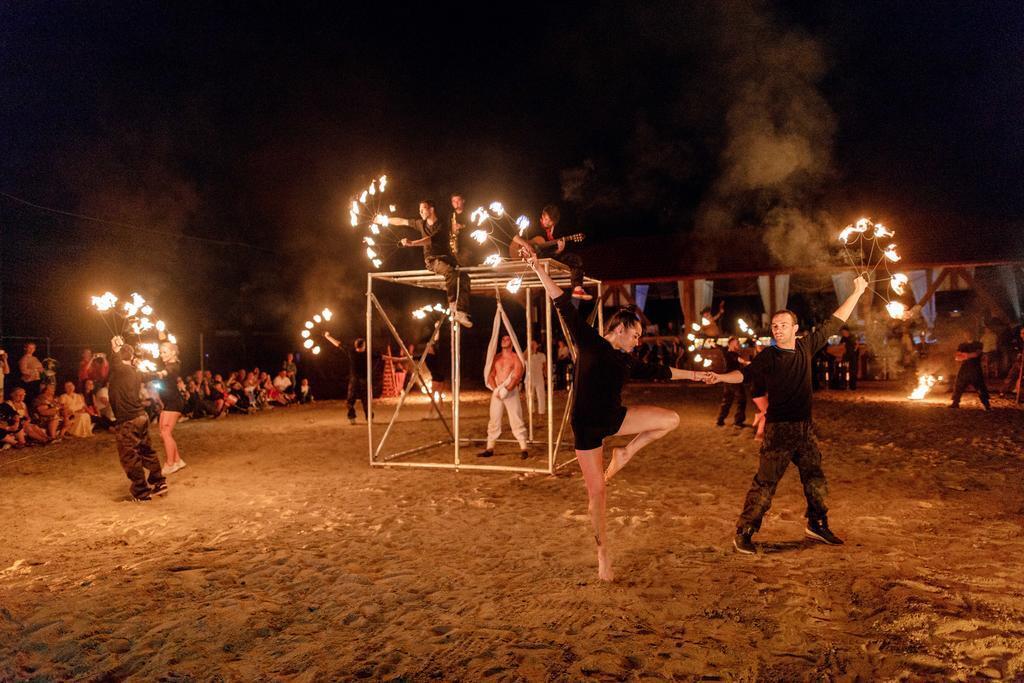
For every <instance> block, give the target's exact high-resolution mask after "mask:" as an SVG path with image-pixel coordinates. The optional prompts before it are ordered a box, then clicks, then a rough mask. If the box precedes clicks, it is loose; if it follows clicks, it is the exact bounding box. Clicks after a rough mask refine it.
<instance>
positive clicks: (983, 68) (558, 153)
mask: <svg viewBox="0 0 1024 683" xmlns="http://www.w3.org/2000/svg"><path fill="white" fill-rule="evenodd" d="M217 5H218V3H202V4H196V5H194V6H189V5H187V4H186V3H165V4H154V3H123V2H122V3H114V2H88V3H86V2H81V3H65V2H60V3H53V2H33V3H5V4H4V5H3V6H2V8H0V57H2V63H3V68H2V69H0V129H2V131H3V136H2V138H0V145H2V147H0V169H2V182H0V192H6V193H10V194H13V195H16V196H17V197H20V198H22V199H25V200H28V201H30V202H33V203H37V204H41V205H45V206H48V207H53V208H58V209H61V210H65V211H70V212H74V213H80V214H84V215H88V216H95V217H100V218H103V219H106V220H108V221H112V222H119V223H123V224H127V225H132V226H138V227H139V228H144V229H145V230H148V231H152V232H145V231H142V230H131V229H129V228H125V227H118V226H114V225H110V224H101V223H96V222H90V221H85V220H81V219H76V218H72V217H69V216H61V215H56V214H53V213H47V212H43V211H40V210H37V209H34V208H31V207H27V206H24V205H22V204H18V203H16V202H14V201H13V200H11V199H8V198H5V197H0V230H2V244H0V259H2V262H0V266H2V268H0V270H2V285H3V289H2V306H3V312H2V332H3V334H6V335H20V334H25V335H27V334H44V333H47V334H50V335H52V336H54V337H58V338H62V339H65V340H69V341H79V340H91V339H96V338H97V335H98V330H97V329H96V321H95V320H94V319H93V318H94V317H95V316H91V317H90V315H89V312H88V310H87V309H86V301H87V297H88V295H89V294H93V293H99V292H101V291H103V290H104V289H115V291H128V290H131V289H138V290H140V291H144V292H145V293H147V295H148V296H149V297H150V298H151V299H154V300H156V301H161V302H163V310H164V311H165V313H164V315H165V317H167V318H169V319H172V320H175V321H176V326H177V328H178V329H179V330H182V331H183V332H185V331H187V332H195V331H197V330H200V329H207V330H209V329H216V328H241V329H258V330H267V331H286V330H290V329H291V328H292V327H293V326H294V325H295V323H296V322H297V320H298V319H299V318H300V317H301V316H303V315H305V311H307V310H314V308H315V307H318V306H322V305H324V304H325V303H327V302H336V304H337V305H339V306H341V307H342V309H343V310H344V307H345V305H346V304H350V305H352V306H355V307H356V308H355V309H354V310H357V311H359V314H360V316H361V312H362V305H363V304H362V303H361V292H362V288H363V283H364V282H365V271H366V265H367V264H366V263H365V259H363V258H362V257H361V255H359V253H358V250H357V246H358V239H357V238H356V237H355V236H354V235H353V234H352V232H351V230H346V218H347V214H346V213H345V206H346V203H347V201H348V200H349V199H350V198H351V196H352V194H354V193H355V192H356V191H357V190H359V189H360V188H361V187H362V186H364V185H365V184H366V183H367V182H368V180H369V179H370V178H371V177H373V176H375V175H379V174H380V173H382V172H386V173H388V175H389V176H390V177H391V179H392V182H393V189H394V192H395V194H394V199H393V200H392V201H395V202H396V203H397V204H398V205H399V213H400V214H405V215H413V214H414V212H415V208H416V204H415V202H416V200H417V199H419V198H420V197H433V198H436V199H437V201H438V203H439V204H440V205H446V204H447V195H448V193H449V192H451V191H453V190H456V189H458V190H461V191H462V192H464V193H465V194H466V195H467V197H468V200H469V203H470V204H471V205H473V206H475V205H477V204H481V203H487V202H489V201H491V200H492V199H501V200H503V201H504V202H505V204H506V205H507V206H508V207H509V208H510V210H512V211H514V212H515V213H527V214H529V215H531V216H534V217H535V216H536V214H537V213H538V212H539V209H540V208H541V207H542V206H543V205H544V204H546V203H548V202H558V203H560V204H562V206H563V207H564V212H565V214H566V216H567V217H566V220H567V221H568V222H570V223H571V224H572V225H575V226H580V227H584V228H585V229H586V230H587V231H588V233H589V235H590V238H591V239H592V240H594V241H601V240H609V239H613V238H616V237H621V236H624V235H634V234H636V235H650V234H670V235H671V236H672V237H673V239H676V240H678V239H679V238H680V237H684V238H685V237H689V236H692V237H693V238H694V239H695V243H697V244H700V245H702V249H704V250H706V251H713V250H714V249H715V248H716V246H717V247H719V248H720V245H721V244H722V242H723V239H724V238H727V237H728V236H729V235H731V234H733V232H731V231H735V230H738V229H739V230H744V231H755V232H758V233H759V234H760V233H763V238H764V239H763V241H757V242H755V244H754V245H753V247H752V248H756V249H758V250H760V251H763V252H764V253H765V259H766V260H770V261H772V262H775V263H780V262H781V263H786V262H789V261H792V262H793V263H796V262H799V261H800V260H801V259H806V258H808V257H809V255H808V254H807V253H795V252H793V251H792V250H790V249H789V244H790V242H792V241H794V240H791V239H790V238H789V236H791V235H814V236H819V235H827V234H831V233H830V231H831V230H832V229H833V228H834V227H835V225H836V224H838V223H839V222H842V223H845V222H848V221H849V220H851V219H852V218H854V217H856V216H855V214H860V213H867V214H869V215H872V216H874V217H877V218H879V219H883V218H884V219H886V220H887V222H889V223H891V224H893V225H896V226H897V229H900V227H903V228H904V229H906V230H924V229H927V230H929V231H932V234H934V236H935V239H937V240H939V241H941V242H944V243H948V244H949V249H950V252H949V253H950V257H951V258H955V257H956V254H957V249H958V246H957V245H958V243H960V242H962V241H963V240H965V239H968V240H970V239H976V240H982V241H1003V242H1009V243H1012V244H1015V245H1019V244H1020V242H1019V239H1018V236H1017V235H1011V234H1008V233H1007V232H1006V231H1007V230H1008V227H1007V226H1017V227H1018V228H1019V226H1020V225H1021V222H1020V220H1021V218H1022V216H1024V197H1022V193H1021V178H1022V177H1024V126H1022V125H1021V112H1022V111H1024V54H1022V48H1024V42H1022V41H1024V6H1022V5H1021V3H1019V2H983V3H892V2H884V3H864V2H855V3H853V2H851V3H841V4H833V3H819V2H786V3H777V4H775V3H739V2H708V3H621V2H607V3H596V4H592V5H587V6H585V8H583V6H580V7H569V6H555V4H554V3H553V4H541V5H536V6H531V5H529V4H524V3H516V4H514V5H513V4H509V5H503V6H496V7H491V8H490V9H488V10H487V11H488V12H490V13H488V14H484V13H483V12H484V8H485V7H486V6H485V5H483V4H480V3H477V4H475V5H473V6H470V7H469V8H467V9H458V10H454V9H445V8H443V7H439V6H435V5H432V4H426V3H424V4H421V5H419V6H418V8H414V9H406V8H402V7H400V3H361V4H360V6H359V7H357V8H355V9H349V7H348V5H346V6H344V8H343V6H342V5H341V4H340V3H323V4H321V5H316V4H303V3H299V4H298V5H299V6H298V7H296V6H293V5H295V4H294V3H288V4H285V3H281V4H280V5H278V6H273V5H271V4H268V3H235V4H231V5H225V6H223V7H219V6H217ZM965 226H971V227H972V231H971V233H970V235H971V236H969V237H965V236H964V235H963V234H962V233H958V232H956V231H958V230H963V228H964V227H965ZM185 236H191V237H195V238H203V239H206V240H211V241H206V242H204V241H200V240H198V239H186V238H184V237H185ZM798 241H799V240H798ZM225 243H233V244H225ZM416 256H417V254H416V253H410V254H407V258H406V259H405V260H402V259H398V260H396V261H395V262H394V265H396V266H401V267H408V266H415V265H416ZM409 259H411V260H409ZM389 265H390V264H389ZM357 317H358V316H357ZM100 337H102V335H100Z"/></svg>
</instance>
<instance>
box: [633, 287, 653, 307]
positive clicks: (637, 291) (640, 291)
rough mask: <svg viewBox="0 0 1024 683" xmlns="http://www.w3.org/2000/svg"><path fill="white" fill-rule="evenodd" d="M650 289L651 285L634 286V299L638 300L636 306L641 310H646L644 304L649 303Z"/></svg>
mask: <svg viewBox="0 0 1024 683" xmlns="http://www.w3.org/2000/svg"><path fill="white" fill-rule="evenodd" d="M649 289H650V285H634V286H633V301H635V302H636V307H637V308H639V309H640V310H641V311H642V310H644V306H646V305H647V292H648V290H649Z"/></svg>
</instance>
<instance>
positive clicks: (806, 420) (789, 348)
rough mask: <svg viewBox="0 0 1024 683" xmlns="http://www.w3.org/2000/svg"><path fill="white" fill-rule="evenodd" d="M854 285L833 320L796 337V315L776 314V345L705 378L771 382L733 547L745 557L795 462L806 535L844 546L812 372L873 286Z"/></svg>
mask: <svg viewBox="0 0 1024 683" xmlns="http://www.w3.org/2000/svg"><path fill="white" fill-rule="evenodd" d="M853 285H854V288H853V293H852V294H851V295H850V296H849V298H847V299H846V301H844V302H843V303H842V305H840V306H839V308H837V309H836V312H835V313H834V314H833V315H832V318H831V320H829V321H828V322H827V323H825V324H824V325H821V326H820V327H818V329H816V330H814V331H813V332H811V333H810V334H808V335H806V336H805V337H802V338H800V339H797V337H796V332H797V330H798V329H799V327H798V325H797V320H796V315H795V314H794V313H793V312H792V311H787V310H782V311H778V312H776V313H775V315H773V316H772V335H773V336H774V337H775V343H776V346H773V347H770V348H768V349H765V350H764V351H762V352H761V353H759V354H758V355H757V356H756V357H755V358H754V360H753V361H751V363H750V365H747V366H746V367H744V368H743V369H742V370H733V371H732V372H729V373H725V374H717V373H713V372H711V373H708V376H707V379H706V380H705V381H707V382H708V383H709V384H714V383H716V382H729V383H731V384H739V383H740V382H743V381H744V380H753V379H755V378H756V379H759V380H762V381H763V382H764V383H765V385H766V387H767V390H768V396H769V399H770V400H769V403H768V414H767V416H766V420H767V427H766V428H765V435H764V441H763V442H761V453H760V463H759V465H758V469H757V474H756V475H754V481H753V483H752V484H751V486H750V490H749V491H748V492H747V496H746V499H745V500H744V503H743V511H742V512H741V513H740V517H739V519H738V520H737V522H736V537H735V539H734V540H733V545H734V546H735V548H736V550H738V551H739V552H741V553H746V554H753V553H754V552H755V551H756V550H755V548H754V544H753V542H752V541H751V537H752V536H753V535H754V534H755V533H756V532H757V531H758V529H760V528H761V520H762V519H763V518H764V515H765V513H766V512H768V508H770V507H771V504H772V496H774V495H775V488H776V487H777V486H778V484H779V480H780V479H781V478H782V475H783V474H784V473H785V471H786V467H787V466H788V465H789V462H790V460H792V461H793V463H794V464H795V465H796V466H797V468H798V469H799V470H800V481H801V482H803V485H804V496H805V497H806V498H807V528H806V530H805V533H806V535H807V536H808V537H810V538H813V539H815V540H818V541H822V542H823V543H828V544H830V545H839V544H841V543H842V542H843V541H842V540H841V539H840V538H839V537H838V536H836V535H835V534H834V533H832V530H831V529H829V526H828V518H827V517H826V513H827V512H828V508H827V507H826V505H825V492H826V489H827V484H826V482H825V473H824V472H823V471H822V469H821V451H819V450H818V442H817V439H816V438H815V436H814V429H813V426H812V424H811V395H812V393H811V368H812V359H813V358H814V354H815V353H817V352H818V349H820V348H821V347H823V346H824V345H825V343H826V342H827V341H828V338H829V337H830V336H832V335H833V334H835V333H836V331H837V330H838V329H839V326H840V325H842V324H843V323H844V322H846V320H847V319H848V318H849V317H850V314H851V313H853V309H854V307H855V306H856V305H857V301H859V300H860V297H861V295H862V294H863V293H864V291H865V290H866V289H867V286H868V283H867V280H865V279H864V277H862V276H859V277H857V279H855V280H854V281H853Z"/></svg>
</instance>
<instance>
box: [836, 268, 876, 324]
mask: <svg viewBox="0 0 1024 683" xmlns="http://www.w3.org/2000/svg"><path fill="white" fill-rule="evenodd" d="M867 288H868V281H867V280H865V279H864V276H863V275H858V276H857V278H856V279H855V280H854V281H853V293H852V294H851V295H850V296H848V297H846V301H844V302H843V303H842V304H840V306H839V308H837V309H836V311H835V313H833V314H832V315H834V316H835V317H837V318H839V319H840V320H842V321H843V322H846V321H847V320H849V319H850V316H851V315H852V314H853V309H854V307H855V306H856V305H857V302H858V301H860V297H861V295H862V294H863V293H864V291H865V290H866V289H867Z"/></svg>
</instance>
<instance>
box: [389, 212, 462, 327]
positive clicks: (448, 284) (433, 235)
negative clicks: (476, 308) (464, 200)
mask: <svg viewBox="0 0 1024 683" xmlns="http://www.w3.org/2000/svg"><path fill="white" fill-rule="evenodd" d="M387 221H388V224H390V225H404V226H408V227H412V228H416V229H417V230H419V231H420V235H422V237H420V238H419V239H415V240H410V239H409V238H407V237H403V238H402V241H401V245H402V246H403V247H423V263H424V264H425V265H426V267H427V270H429V271H432V272H434V273H437V274H438V275H441V276H442V277H444V288H445V290H446V291H447V293H448V304H449V306H451V309H452V317H453V318H454V319H455V321H456V322H458V323H459V324H460V325H462V326H463V327H472V326H473V323H472V322H471V321H470V319H469V313H468V310H469V275H467V274H466V273H463V272H462V271H461V270H459V262H458V261H456V260H455V255H454V254H452V247H451V242H450V235H451V230H450V229H449V227H448V225H446V224H445V222H444V221H442V220H441V219H439V218H438V217H437V210H436V208H435V207H434V202H432V201H431V200H429V199H424V200H423V201H421V202H420V217H419V218H414V219H408V218H388V219H387Z"/></svg>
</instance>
